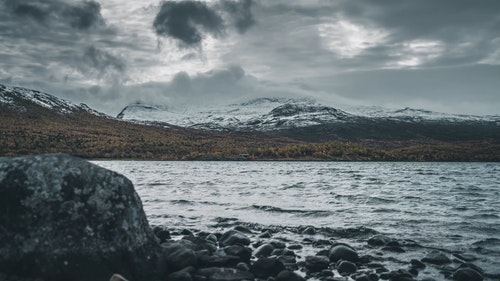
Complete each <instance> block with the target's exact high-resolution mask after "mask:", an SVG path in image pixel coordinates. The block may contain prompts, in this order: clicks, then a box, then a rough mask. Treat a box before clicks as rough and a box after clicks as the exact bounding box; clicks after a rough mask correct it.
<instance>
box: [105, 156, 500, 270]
mask: <svg viewBox="0 0 500 281" xmlns="http://www.w3.org/2000/svg"><path fill="white" fill-rule="evenodd" d="M95 163H97V164H98V165H101V166H103V167H106V168H109V169H112V170H115V171H117V172H119V173H122V174H124V175H125V176H127V177H128V178H129V179H130V180H132V182H133V183H134V185H135V187H136V190H137V192H138V194H139V195H140V197H141V199H142V202H143V204H144V208H145V211H146V214H147V216H148V219H149V221H150V223H151V224H153V225H168V226H172V227H179V228H183V227H185V228H195V229H208V228H209V227H210V226H211V225H213V224H214V220H215V219H217V218H235V219H238V220H239V221H242V222H251V223H259V224H264V225H283V226H300V225H313V226H315V227H332V228H359V227H367V228H371V229H374V230H376V231H378V232H381V233H384V234H387V235H391V236H395V237H401V238H406V239H412V240H415V241H417V242H418V243H420V244H425V245H428V246H435V247H439V248H447V249H450V250H452V251H458V252H465V253H472V254H474V255H476V256H478V257H479V258H480V260H479V261H478V263H479V264H481V265H482V266H483V267H487V268H488V270H489V271H493V272H494V273H495V274H497V273H498V274H500V269H497V268H499V267H500V164H497V163H373V162H155V161H151V162H150V161H95Z"/></svg>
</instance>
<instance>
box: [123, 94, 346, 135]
mask: <svg viewBox="0 0 500 281" xmlns="http://www.w3.org/2000/svg"><path fill="white" fill-rule="evenodd" d="M349 116H350V114H348V113H346V112H344V111H341V110H338V109H335V108H333V107H328V106H323V105H320V104H317V103H315V102H314V101H312V100H309V99H285V98H260V99H253V100H250V101H247V102H243V103H238V104H229V105H227V106H222V107H220V106H219V107H216V106H207V107H204V108H195V107H191V108H189V107H184V108H176V107H168V106H158V105H146V104H140V103H138V104H132V105H129V106H127V107H125V108H124V109H123V110H122V111H121V112H120V114H118V116H117V117H118V118H121V119H125V120H136V121H159V122H165V123H169V124H173V125H177V126H182V127H191V128H197V129H204V130H218V131H224V130H258V131H273V130H279V129H288V128H293V127H306V126H313V125H321V124H325V123H331V122H342V121H343V120H345V119H346V118H348V117H349Z"/></svg>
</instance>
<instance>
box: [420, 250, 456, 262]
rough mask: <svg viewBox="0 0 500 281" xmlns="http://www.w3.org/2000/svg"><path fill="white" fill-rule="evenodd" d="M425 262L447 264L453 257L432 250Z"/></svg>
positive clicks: (424, 259)
mask: <svg viewBox="0 0 500 281" xmlns="http://www.w3.org/2000/svg"><path fill="white" fill-rule="evenodd" d="M422 261H423V262H427V263H432V264H438V265H439V264H447V263H451V259H450V258H449V257H448V256H447V255H445V254H444V253H442V252H440V251H437V250H432V251H431V252H429V253H428V254H427V255H426V256H425V257H424V258H423V259H422Z"/></svg>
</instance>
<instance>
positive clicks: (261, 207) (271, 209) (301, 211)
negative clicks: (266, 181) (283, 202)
mask: <svg viewBox="0 0 500 281" xmlns="http://www.w3.org/2000/svg"><path fill="white" fill-rule="evenodd" d="M247 208H250V209H256V210H259V211H264V212H270V213H290V214H300V215H304V216H325V215H330V214H331V212H330V211H324V210H307V209H284V208H280V207H275V206H268V205H252V206H250V207H246V208H245V209H247Z"/></svg>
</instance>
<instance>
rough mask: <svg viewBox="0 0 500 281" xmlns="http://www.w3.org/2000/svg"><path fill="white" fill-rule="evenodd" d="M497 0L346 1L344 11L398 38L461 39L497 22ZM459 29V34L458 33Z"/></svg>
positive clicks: (498, 20)
mask: <svg viewBox="0 0 500 281" xmlns="http://www.w3.org/2000/svg"><path fill="white" fill-rule="evenodd" d="M499 11H500V2H499V1H497V0H479V1H468V0H440V1H433V0H419V1H413V0H385V1H369V0H361V1H346V2H345V4H344V6H343V13H344V14H345V15H347V17H349V18H357V19H368V20H372V21H373V22H375V23H377V24H379V25H382V26H384V27H385V28H387V29H390V30H393V31H396V32H397V33H396V34H397V35H398V36H400V38H415V37H428V36H435V37H439V38H443V37H444V38H448V39H450V40H452V39H457V38H463V37H464V36H465V37H466V36H470V35H474V34H471V33H470V32H472V31H473V30H477V29H478V28H486V29H484V30H483V32H497V34H498V29H496V31H494V30H495V29H492V28H493V27H494V26H498V24H499V23H500V18H499ZM459 32H461V33H459Z"/></svg>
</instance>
